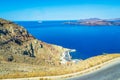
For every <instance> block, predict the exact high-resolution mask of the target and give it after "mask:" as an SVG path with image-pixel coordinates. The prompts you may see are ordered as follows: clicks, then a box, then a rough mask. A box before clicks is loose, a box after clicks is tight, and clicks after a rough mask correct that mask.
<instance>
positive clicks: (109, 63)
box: [2, 58, 120, 80]
mask: <svg viewBox="0 0 120 80" xmlns="http://www.w3.org/2000/svg"><path fill="white" fill-rule="evenodd" d="M118 61H120V58H115V59H112V60H109V61H107V62H104V63H102V64H99V65H97V66H94V67H91V68H89V69H86V70H84V71H80V72H76V73H71V74H65V75H59V76H45V77H30V78H16V79H2V80H26V79H28V80H40V79H46V80H47V79H48V80H49V79H53V80H54V79H57V80H59V79H62V80H63V79H68V80H69V79H71V78H72V77H77V76H83V75H87V74H91V73H94V72H95V71H97V70H100V69H102V68H104V67H109V66H112V65H115V64H118Z"/></svg>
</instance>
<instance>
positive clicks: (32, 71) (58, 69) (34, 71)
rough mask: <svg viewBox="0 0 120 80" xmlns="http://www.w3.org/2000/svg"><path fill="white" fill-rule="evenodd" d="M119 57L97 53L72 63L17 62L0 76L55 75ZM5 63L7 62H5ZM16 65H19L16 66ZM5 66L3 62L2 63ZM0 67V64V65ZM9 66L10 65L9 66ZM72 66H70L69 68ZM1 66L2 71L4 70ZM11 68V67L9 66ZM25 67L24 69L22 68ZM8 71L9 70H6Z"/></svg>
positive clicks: (68, 72) (118, 55)
mask: <svg viewBox="0 0 120 80" xmlns="http://www.w3.org/2000/svg"><path fill="white" fill-rule="evenodd" d="M117 57H120V54H106V55H99V56H95V57H92V58H89V59H86V60H84V61H81V62H79V63H78V64H74V63H72V65H69V66H68V65H67V64H66V65H59V66H58V65H55V66H51V65H46V66H39V65H30V64H20V63H19V64H17V63H12V65H11V67H13V66H14V67H15V68H14V69H16V70H10V71H11V72H10V73H7V71H6V72H4V73H6V74H2V75H0V78H1V79H2V78H26V77H41V76H55V75H64V74H70V73H75V72H80V71H83V70H86V69H88V68H90V67H93V66H96V65H99V64H102V63H104V62H106V61H109V60H111V59H114V58H117ZM6 64H7V63H6ZM16 64H17V65H19V67H18V68H17V66H16ZM2 65H3V66H4V68H5V67H7V66H5V65H4V64H2ZM0 67H1V66H0ZM9 67H10V66H9ZM71 67H72V68H71ZM4 68H3V67H2V69H3V71H4V70H5V69H4ZM10 69H13V68H10ZM22 69H25V70H22ZM8 71H9V70H8Z"/></svg>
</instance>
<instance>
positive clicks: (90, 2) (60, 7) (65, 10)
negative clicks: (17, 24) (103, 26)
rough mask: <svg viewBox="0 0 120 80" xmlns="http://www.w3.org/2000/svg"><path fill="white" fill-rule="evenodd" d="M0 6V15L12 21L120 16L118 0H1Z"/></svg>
mask: <svg viewBox="0 0 120 80" xmlns="http://www.w3.org/2000/svg"><path fill="white" fill-rule="evenodd" d="M1 6H2V7H1V8H0V17H1V18H4V19H8V20H12V21H35V20H79V19H86V18H101V19H111V18H119V17H120V14H119V12H120V1H119V0H109V1H108V0H99V1H97V0H62V1H60V0H17V1H16V0H11V1H6V0H1Z"/></svg>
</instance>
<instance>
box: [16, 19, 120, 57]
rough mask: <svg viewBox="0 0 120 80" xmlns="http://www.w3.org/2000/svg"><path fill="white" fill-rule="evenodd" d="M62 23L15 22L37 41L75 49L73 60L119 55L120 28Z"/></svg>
mask: <svg viewBox="0 0 120 80" xmlns="http://www.w3.org/2000/svg"><path fill="white" fill-rule="evenodd" d="M63 22H64V21H43V22H42V23H38V22H37V21H26V22H23V21H21V22H16V23H17V24H19V25H22V26H24V27H25V28H26V29H27V30H28V31H29V32H30V33H31V34H32V35H33V36H35V37H36V38H38V39H39V40H42V41H45V42H47V43H51V44H57V45H60V46H63V47H66V48H71V49H76V50H77V51H76V52H75V53H71V55H72V57H73V58H82V59H86V58H89V57H92V56H96V55H100V54H103V53H120V26H78V25H67V24H63Z"/></svg>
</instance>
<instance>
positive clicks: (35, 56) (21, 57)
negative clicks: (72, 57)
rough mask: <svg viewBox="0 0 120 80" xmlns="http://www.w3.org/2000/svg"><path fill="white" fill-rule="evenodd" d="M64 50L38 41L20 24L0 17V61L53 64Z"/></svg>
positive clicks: (58, 61) (58, 59)
mask: <svg viewBox="0 0 120 80" xmlns="http://www.w3.org/2000/svg"><path fill="white" fill-rule="evenodd" d="M65 50H67V49H65V48H63V47H60V46H56V45H52V44H47V43H45V42H42V41H39V40H37V39H36V38H34V37H33V36H32V35H31V34H29V33H28V32H27V30H26V29H24V28H23V27H22V26H19V25H17V24H15V23H13V22H11V21H7V20H4V19H1V18H0V61H7V62H17V63H27V64H40V65H45V64H50V65H55V64H59V63H60V58H61V55H62V53H63V52H64V51H65Z"/></svg>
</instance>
